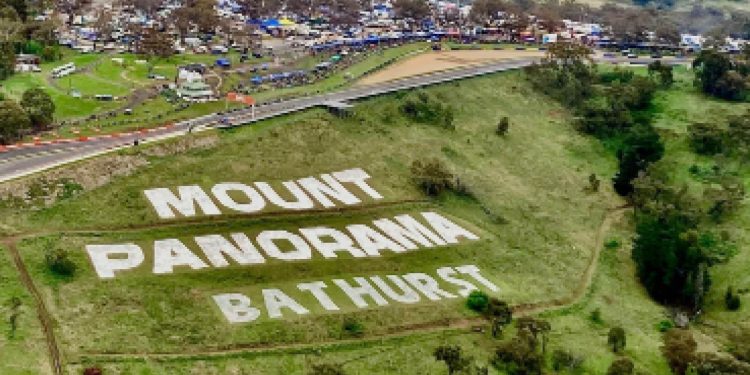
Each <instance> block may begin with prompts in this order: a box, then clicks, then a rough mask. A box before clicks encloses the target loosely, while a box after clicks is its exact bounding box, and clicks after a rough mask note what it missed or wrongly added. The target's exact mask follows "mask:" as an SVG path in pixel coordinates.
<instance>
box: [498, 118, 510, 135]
mask: <svg viewBox="0 0 750 375" xmlns="http://www.w3.org/2000/svg"><path fill="white" fill-rule="evenodd" d="M508 129H510V119H508V116H503V118H501V119H500V121H499V122H498V123H497V129H496V130H495V134H497V135H502V136H505V135H506V134H508Z"/></svg>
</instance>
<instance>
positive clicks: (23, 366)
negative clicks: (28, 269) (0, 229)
mask: <svg viewBox="0 0 750 375" xmlns="http://www.w3.org/2000/svg"><path fill="white" fill-rule="evenodd" d="M0 250H2V254H0V285H1V286H2V287H0V317H1V318H0V373H2V374H9V375H16V374H19V375H20V374H27V375H31V374H48V373H50V371H51V369H50V366H49V360H48V354H47V353H48V352H47V346H46V344H45V341H44V336H43V335H42V328H41V325H40V323H39V320H38V318H37V311H36V308H35V305H34V300H33V299H32V298H31V296H30V295H29V293H28V292H27V291H26V289H25V288H24V287H23V285H22V284H21V280H20V279H19V276H18V273H17V271H16V269H15V267H14V265H13V263H12V261H11V257H10V255H9V253H8V251H7V249H6V248H4V247H0ZM13 298H18V299H19V300H20V301H21V305H20V307H19V308H18V311H19V312H20V314H19V315H18V320H17V329H16V331H15V334H11V326H10V322H9V319H10V316H11V313H12V312H11V311H12V310H11V300H12V299H13Z"/></svg>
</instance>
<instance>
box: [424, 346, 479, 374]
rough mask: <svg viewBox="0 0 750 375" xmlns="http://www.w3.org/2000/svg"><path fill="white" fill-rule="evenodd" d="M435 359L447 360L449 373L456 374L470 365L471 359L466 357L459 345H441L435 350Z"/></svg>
mask: <svg viewBox="0 0 750 375" xmlns="http://www.w3.org/2000/svg"><path fill="white" fill-rule="evenodd" d="M433 355H434V356H435V360H437V361H443V362H445V365H446V366H448V374H456V373H458V372H459V371H461V370H463V369H464V368H466V367H468V366H469V364H470V363H471V359H469V358H466V357H465V356H464V355H463V353H462V349H461V347H460V346H458V345H441V346H438V347H437V348H435V351H434V352H433Z"/></svg>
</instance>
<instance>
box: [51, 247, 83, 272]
mask: <svg viewBox="0 0 750 375" xmlns="http://www.w3.org/2000/svg"><path fill="white" fill-rule="evenodd" d="M44 259H45V261H46V263H47V267H48V268H49V270H50V271H52V272H53V273H55V274H57V275H60V276H73V274H74V273H75V271H76V264H75V263H74V262H73V261H72V260H70V255H69V253H68V252H67V251H66V250H64V249H60V248H53V249H49V250H47V253H46V254H45V256H44Z"/></svg>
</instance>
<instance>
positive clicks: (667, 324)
mask: <svg viewBox="0 0 750 375" xmlns="http://www.w3.org/2000/svg"><path fill="white" fill-rule="evenodd" d="M672 328H674V323H672V321H671V320H667V319H664V320H661V321H659V324H657V325H656V329H658V330H659V332H667V331H669V330H670V329H672Z"/></svg>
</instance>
